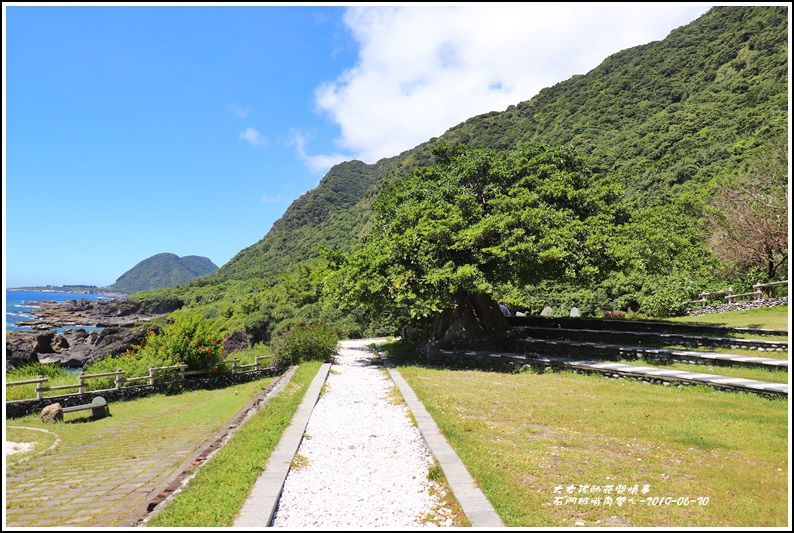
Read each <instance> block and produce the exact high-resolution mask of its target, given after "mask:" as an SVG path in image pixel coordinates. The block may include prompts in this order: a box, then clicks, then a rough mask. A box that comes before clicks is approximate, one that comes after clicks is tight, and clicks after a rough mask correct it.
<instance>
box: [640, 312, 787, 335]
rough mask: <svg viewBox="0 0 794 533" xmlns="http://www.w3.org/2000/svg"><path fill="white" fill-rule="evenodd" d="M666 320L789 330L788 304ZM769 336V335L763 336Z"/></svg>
mask: <svg viewBox="0 0 794 533" xmlns="http://www.w3.org/2000/svg"><path fill="white" fill-rule="evenodd" d="M655 320H665V321H670V322H681V323H684V324H706V325H711V326H727V327H732V328H760V329H779V330H783V331H789V317H788V306H787V305H778V306H775V307H764V308H760V309H747V310H746V311H727V312H725V313H714V314H709V315H700V316H679V317H673V318H667V319H655ZM763 338H769V337H763Z"/></svg>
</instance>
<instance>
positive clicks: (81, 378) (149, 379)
mask: <svg viewBox="0 0 794 533" xmlns="http://www.w3.org/2000/svg"><path fill="white" fill-rule="evenodd" d="M273 357H274V356H272V355H268V356H259V355H257V356H256V358H255V359H254V362H253V363H251V364H247V365H241V364H239V363H240V360H239V359H228V360H226V361H220V362H219V363H218V364H219V365H224V364H225V365H231V368H232V374H244V373H247V372H254V371H257V370H262V369H264V368H269V366H265V365H263V364H262V363H261V361H262V360H266V359H273ZM163 370H179V379H180V380H185V379H188V376H193V375H198V374H208V373H209V371H208V370H188V369H187V365H186V364H184V363H180V364H178V365H173V366H152V367H149V375H148V376H139V377H132V378H127V377H125V376H124V374H125V373H126V372H125V371H124V370H122V369H120V368H119V369H118V370H116V371H115V372H104V373H101V374H83V373H82V372H80V374H78V375H77V383H76V384H74V385H58V386H55V387H48V386H47V381H48V378H46V377H44V376H38V377H37V378H35V379H27V380H24V381H11V382H8V383H6V387H18V386H22V385H32V384H35V385H36V398H35V399H36V400H41V399H42V398H43V395H44V393H45V392H50V391H57V390H70V389H77V392H75V393H72V395H76V394H85V392H86V381H87V380H89V379H95V378H106V377H110V376H114V377H115V378H114V387H113V388H111V389H98V390H92V391H91V392H105V391H111V390H119V389H120V388H121V387H122V386H124V384H125V383H136V382H139V381H145V382H146V385H154V384H155V383H156V382H157V372H160V371H163ZM133 386H135V385H133ZM65 396H69V394H66V395H65ZM25 399H29V400H32V399H34V398H25ZM15 401H19V400H15Z"/></svg>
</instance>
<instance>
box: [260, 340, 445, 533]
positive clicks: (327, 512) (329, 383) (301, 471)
mask: <svg viewBox="0 0 794 533" xmlns="http://www.w3.org/2000/svg"><path fill="white" fill-rule="evenodd" d="M370 343H372V341H371V340H359V341H343V342H342V343H341V345H340V349H339V353H338V355H337V356H336V357H335V359H334V364H333V365H332V366H331V371H330V373H329V374H328V378H327V380H326V385H325V387H324V390H323V392H322V394H321V395H320V398H319V400H318V401H317V404H316V406H315V407H314V410H313V411H312V414H311V418H310V419H309V423H308V425H307V426H306V431H305V435H304V438H303V440H302V441H301V445H300V448H299V449H298V455H296V457H297V458H298V459H299V460H300V461H302V462H304V463H305V466H303V467H300V468H295V467H293V468H292V469H291V470H290V472H289V474H288V475H287V479H286V482H285V484H284V490H283V492H282V495H281V498H280V500H279V504H278V508H277V510H276V514H275V516H274V519H273V526H275V527H289V528H308V527H312V528H314V527H358V528H363V527H389V528H391V527H395V528H406V527H427V526H431V527H432V526H435V525H441V526H451V525H452V522H451V520H450V519H449V516H450V514H449V511H448V510H447V509H444V508H442V507H441V503H440V501H439V499H438V498H437V497H436V496H435V495H434V494H432V493H431V482H429V481H428V479H427V473H428V469H429V467H430V466H431V461H432V456H431V454H430V452H429V451H428V449H427V446H426V445H425V443H424V441H423V440H422V437H421V435H420V434H419V430H418V429H417V428H416V427H415V426H414V425H413V423H412V422H411V420H410V418H409V417H408V409H407V407H406V406H405V404H404V403H403V402H402V400H400V402H399V403H394V402H390V400H389V398H390V393H391V390H392V387H393V383H392V381H391V380H390V379H389V378H388V375H387V374H385V373H384V371H383V370H382V366H381V365H380V364H379V362H378V361H377V358H375V356H374V354H373V353H372V351H371V350H370V349H369V348H367V347H366V346H367V344H370ZM303 458H305V460H304V459H303ZM293 464H295V463H293ZM428 515H434V516H435V517H436V521H435V522H426V521H425V522H423V518H424V517H427V516H428Z"/></svg>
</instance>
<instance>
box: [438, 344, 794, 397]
mask: <svg viewBox="0 0 794 533" xmlns="http://www.w3.org/2000/svg"><path fill="white" fill-rule="evenodd" d="M429 355H430V357H431V360H436V361H439V362H444V363H452V364H455V365H460V364H461V362H462V361H465V360H469V361H471V363H474V364H486V365H509V366H516V365H520V366H524V365H528V366H533V367H552V368H567V369H574V370H577V371H581V372H588V373H598V374H602V375H604V376H607V377H612V378H632V379H640V380H643V381H647V382H649V383H660V384H662V385H672V384H673V383H677V384H689V385H708V386H710V387H714V388H717V389H722V390H733V391H743V392H752V393H755V394H760V395H764V396H782V397H785V398H788V389H789V387H788V385H787V384H785V383H770V382H766V381H758V380H754V379H745V378H735V377H729V376H720V375H718V374H705V373H700V372H688V371H684V370H668V369H663V368H655V367H650V366H637V365H629V364H624V363H611V362H605V361H589V360H585V359H576V358H570V357H547V356H543V355H534V356H530V355H524V354H520V353H514V352H500V351H488V350H435V351H433V352H431V353H430V354H429Z"/></svg>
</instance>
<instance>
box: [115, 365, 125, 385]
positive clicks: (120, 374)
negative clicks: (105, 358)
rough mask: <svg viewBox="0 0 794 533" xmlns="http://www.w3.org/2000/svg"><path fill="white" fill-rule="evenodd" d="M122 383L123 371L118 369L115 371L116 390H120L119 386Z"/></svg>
mask: <svg viewBox="0 0 794 533" xmlns="http://www.w3.org/2000/svg"><path fill="white" fill-rule="evenodd" d="M122 383H124V371H123V370H122V369H120V368H117V369H116V390H119V389H120V388H121V384H122Z"/></svg>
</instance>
